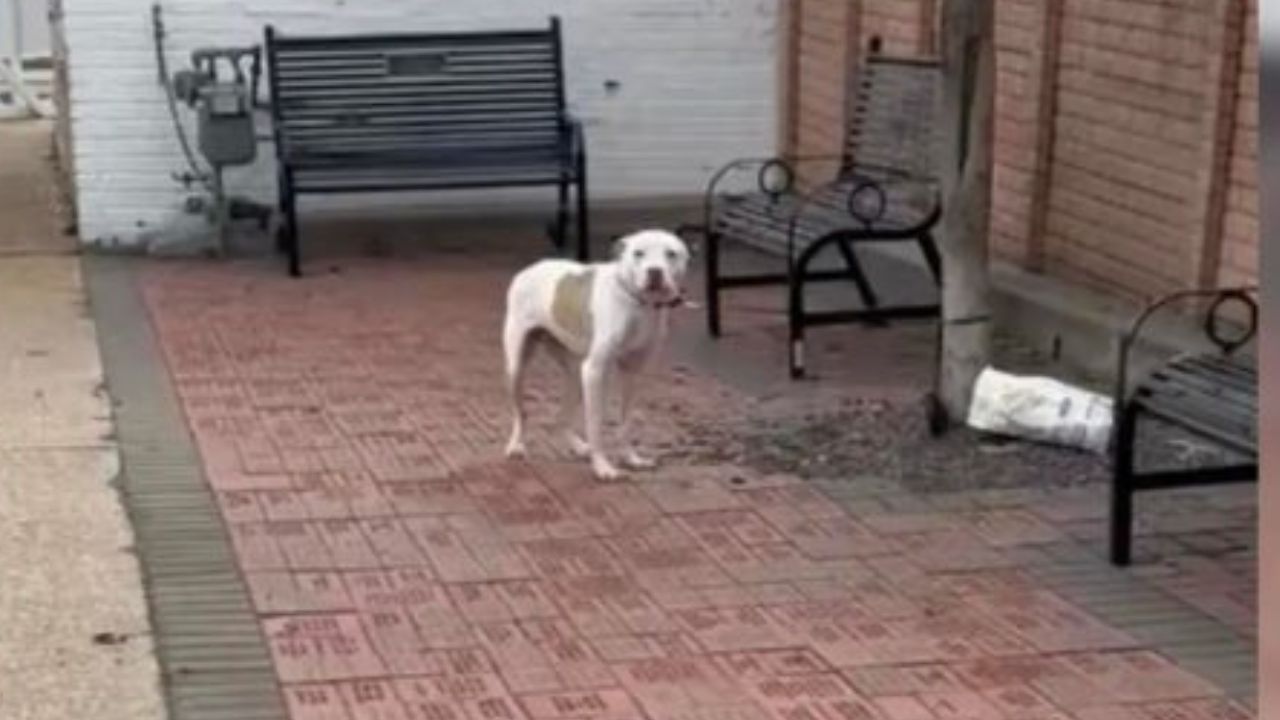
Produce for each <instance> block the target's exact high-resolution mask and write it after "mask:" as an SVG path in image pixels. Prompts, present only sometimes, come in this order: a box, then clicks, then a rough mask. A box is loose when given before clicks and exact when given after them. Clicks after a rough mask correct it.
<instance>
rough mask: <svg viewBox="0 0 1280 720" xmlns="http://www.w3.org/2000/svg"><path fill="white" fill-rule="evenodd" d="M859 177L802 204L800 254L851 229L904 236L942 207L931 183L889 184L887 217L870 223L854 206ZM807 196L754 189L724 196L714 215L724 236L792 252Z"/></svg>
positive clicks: (867, 235) (865, 235) (863, 234)
mask: <svg viewBox="0 0 1280 720" xmlns="http://www.w3.org/2000/svg"><path fill="white" fill-rule="evenodd" d="M859 182H860V181H859V180H857V179H854V178H849V179H846V180H842V181H840V182H838V183H834V184H831V185H828V186H826V187H824V188H823V189H822V190H820V191H819V192H818V193H817V194H816V195H814V196H813V197H812V198H811V199H810V202H809V204H808V205H806V206H805V207H804V208H803V211H802V214H801V217H800V220H799V221H798V223H797V224H796V234H795V240H794V243H795V244H794V246H793V250H794V252H796V253H799V252H801V251H803V250H804V249H805V248H807V247H808V246H810V245H811V244H813V243H814V242H816V241H818V240H819V239H821V238H822V237H824V236H826V235H828V234H830V233H832V232H837V231H848V232H850V233H851V236H853V237H857V238H858V239H865V240H874V239H876V238H877V236H881V237H884V239H901V238H900V237H899V236H911V235H915V234H918V233H919V232H920V231H922V230H923V229H925V228H926V227H927V226H928V224H929V223H930V221H931V219H932V218H933V216H934V212H935V210H936V208H937V205H936V202H935V198H934V196H933V193H932V192H931V191H930V190H929V188H928V186H927V185H923V184H920V185H904V184H901V183H897V184H892V185H890V184H886V185H884V186H883V187H884V188H885V193H886V197H885V209H884V213H883V215H881V216H880V217H879V218H877V219H875V220H874V221H873V222H871V223H866V222H864V221H863V220H861V219H859V218H857V217H855V216H854V215H853V214H852V213H851V212H850V210H849V199H850V193H851V192H852V191H853V190H854V188H855V187H856V186H857V185H858V184H859ZM804 200H805V197H804V196H802V195H799V194H794V193H784V194H781V195H768V194H765V193H751V194H744V195H736V196H730V197H727V198H724V201H723V203H722V204H721V205H720V207H719V208H718V212H717V214H716V216H715V217H714V219H713V227H714V229H715V231H716V232H717V233H718V234H719V235H720V236H721V237H723V238H725V239H727V240H731V241H735V242H738V243H741V244H743V245H748V246H751V247H755V248H756V249H759V250H764V251H766V252H770V253H775V254H785V253H786V251H787V243H788V234H789V233H790V231H791V222H792V218H793V217H794V216H795V214H796V212H797V211H801V203H802V202H804Z"/></svg>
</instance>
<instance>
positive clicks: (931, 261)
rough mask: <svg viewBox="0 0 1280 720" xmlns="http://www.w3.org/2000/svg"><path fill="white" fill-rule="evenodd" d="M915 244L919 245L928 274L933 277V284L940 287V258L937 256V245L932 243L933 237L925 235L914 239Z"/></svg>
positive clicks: (928, 234) (929, 234)
mask: <svg viewBox="0 0 1280 720" xmlns="http://www.w3.org/2000/svg"><path fill="white" fill-rule="evenodd" d="M916 242H917V243H919V245H920V253H921V254H923V255H924V262H925V264H926V265H928V266H929V273H930V274H931V275H933V282H934V284H936V285H939V286H940V285H942V256H941V255H939V254H938V244H937V243H936V242H934V240H933V235H932V234H931V233H925V234H923V235H921V236H920V237H918V238H916Z"/></svg>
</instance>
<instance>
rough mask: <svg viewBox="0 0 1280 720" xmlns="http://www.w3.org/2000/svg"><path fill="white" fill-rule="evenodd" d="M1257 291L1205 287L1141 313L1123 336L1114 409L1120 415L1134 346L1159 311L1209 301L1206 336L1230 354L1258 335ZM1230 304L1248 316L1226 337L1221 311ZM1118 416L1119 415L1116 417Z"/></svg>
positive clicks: (1162, 299)
mask: <svg viewBox="0 0 1280 720" xmlns="http://www.w3.org/2000/svg"><path fill="white" fill-rule="evenodd" d="M1257 292H1258V288H1257V287H1256V286H1241V287H1220V288H1205V289H1201V290H1180V291H1178V292H1173V293H1169V294H1168V295H1165V296H1163V297H1160V298H1157V299H1156V300H1154V301H1153V302H1151V303H1150V304H1148V305H1147V306H1146V307H1145V308H1144V309H1143V310H1142V312H1140V313H1138V315H1137V317H1136V318H1134V320H1133V322H1132V323H1131V324H1130V326H1129V329H1128V330H1127V331H1126V332H1124V333H1123V334H1122V335H1121V336H1120V346H1119V357H1118V359H1117V367H1116V383H1115V396H1114V401H1115V402H1114V407H1115V411H1116V412H1117V413H1119V412H1121V408H1122V407H1123V406H1124V404H1125V402H1126V401H1127V400H1128V397H1129V361H1130V358H1131V355H1132V353H1133V347H1134V345H1135V344H1136V343H1137V341H1138V339H1139V338H1140V337H1141V336H1142V331H1143V329H1144V328H1145V326H1146V324H1147V322H1148V321H1149V320H1151V318H1152V317H1153V316H1155V315H1156V313H1158V312H1159V311H1160V310H1162V309H1164V308H1167V307H1169V306H1170V305H1173V304H1174V303H1177V302H1181V301H1183V300H1190V299H1201V300H1206V301H1210V302H1209V304H1208V307H1207V308H1206V309H1205V311H1204V318H1203V321H1202V322H1203V325H1202V329H1203V330H1204V334H1205V337H1207V338H1208V339H1209V341H1210V342H1212V343H1213V344H1214V345H1216V346H1217V347H1218V349H1219V350H1221V351H1222V353H1223V354H1224V355H1231V354H1233V353H1234V352H1235V351H1236V350H1239V349H1240V348H1241V347H1243V346H1245V345H1246V344H1248V342H1249V341H1250V340H1252V339H1253V337H1254V336H1255V335H1256V334H1257V332H1258V303H1257V301H1256V300H1255V299H1254V298H1253V296H1254V295H1255V294H1256V293H1257ZM1230 302H1238V303H1241V304H1242V305H1243V306H1244V309H1245V311H1246V313H1247V320H1246V325H1245V328H1244V332H1243V333H1241V334H1240V335H1239V336H1237V337H1226V336H1224V335H1223V334H1222V329H1221V323H1222V317H1221V313H1222V309H1223V308H1224V307H1225V306H1226V305H1227V304H1228V303H1230ZM1117 417H1118V416H1117Z"/></svg>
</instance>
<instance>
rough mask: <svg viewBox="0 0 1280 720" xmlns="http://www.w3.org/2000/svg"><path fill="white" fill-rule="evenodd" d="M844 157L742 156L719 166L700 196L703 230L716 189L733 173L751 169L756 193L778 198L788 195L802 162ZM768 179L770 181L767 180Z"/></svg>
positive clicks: (710, 211)
mask: <svg viewBox="0 0 1280 720" xmlns="http://www.w3.org/2000/svg"><path fill="white" fill-rule="evenodd" d="M845 159H846V158H845V157H844V156H843V155H839V154H832V155H788V156H786V157H782V156H780V155H773V156H768V157H743V158H738V159H736V160H731V161H729V162H727V163H725V164H724V165H723V166H721V167H720V168H719V169H718V170H716V171H715V172H714V173H712V175H711V178H710V180H708V181H707V188H706V192H705V194H704V196H703V210H704V212H703V215H704V218H703V220H704V223H705V224H704V227H705V228H710V227H711V221H712V214H713V212H714V210H715V207H714V206H715V198H716V189H717V188H718V187H719V186H720V183H721V182H722V181H724V180H725V179H726V178H728V177H730V176H731V175H734V174H735V173H738V172H742V171H747V170H755V172H756V184H757V185H758V186H759V188H760V192H762V193H765V194H766V195H782V194H784V193H788V192H790V191H791V190H792V189H794V187H795V183H796V167H797V166H798V165H802V164H805V163H815V162H840V163H842V162H844V161H845ZM771 177H772V178H773V179H772V180H771Z"/></svg>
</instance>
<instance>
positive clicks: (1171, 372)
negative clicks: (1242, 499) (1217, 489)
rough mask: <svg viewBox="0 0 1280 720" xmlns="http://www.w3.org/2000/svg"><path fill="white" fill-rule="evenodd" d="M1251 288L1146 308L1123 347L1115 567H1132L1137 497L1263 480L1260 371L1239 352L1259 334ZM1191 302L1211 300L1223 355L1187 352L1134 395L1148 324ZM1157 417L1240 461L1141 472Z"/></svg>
mask: <svg viewBox="0 0 1280 720" xmlns="http://www.w3.org/2000/svg"><path fill="white" fill-rule="evenodd" d="M1256 292H1257V289H1256V288H1253V287H1239V288H1216V289H1209V290H1185V291H1181V292H1176V293H1172V294H1170V295H1167V296H1165V297H1162V298H1160V299H1158V300H1157V301H1156V302H1154V303H1152V304H1151V305H1149V306H1147V308H1146V309H1145V310H1143V312H1142V313H1141V314H1140V315H1139V316H1138V318H1137V319H1136V320H1135V321H1134V322H1133V325H1132V327H1131V328H1130V329H1129V331H1128V332H1127V333H1125V335H1124V336H1122V338H1121V340H1120V356H1119V366H1118V368H1117V370H1116V386H1115V395H1114V403H1115V406H1114V411H1115V427H1114V429H1113V440H1112V443H1113V444H1112V460H1113V462H1112V485H1111V562H1112V563H1113V564H1115V565H1128V564H1129V562H1130V555H1131V546H1132V542H1133V497H1134V495H1135V494H1136V493H1138V492H1141V491H1145V490H1160V489H1168V488H1179V487H1190V486H1195V485H1209V484H1218V483H1236V482H1250V481H1256V480H1257V477H1258V460H1257V455H1258V433H1257V415H1258V371H1257V366H1256V364H1254V363H1253V362H1250V361H1248V360H1246V359H1243V358H1241V357H1240V356H1239V352H1238V351H1239V350H1240V349H1241V348H1243V347H1245V346H1246V345H1248V343H1249V341H1251V340H1252V339H1253V337H1254V336H1255V335H1256V334H1257V329H1258V305H1257V302H1256V301H1255V300H1254V298H1253V297H1252V296H1253V294H1255V293H1256ZM1191 299H1201V300H1204V301H1211V302H1209V304H1208V308H1207V310H1206V312H1205V315H1204V332H1205V335H1206V337H1207V338H1208V339H1209V340H1210V342H1211V343H1212V344H1213V345H1215V346H1217V349H1218V352H1217V353H1209V354H1206V353H1184V354H1181V355H1178V356H1177V357H1175V358H1173V359H1172V360H1170V361H1169V362H1166V363H1164V364H1162V365H1160V366H1159V367H1158V368H1156V369H1155V370H1154V371H1153V372H1151V373H1149V374H1147V375H1146V376H1144V377H1143V378H1142V379H1141V380H1140V381H1139V382H1138V383H1137V384H1136V385H1135V386H1134V388H1133V390H1132V391H1131V390H1130V388H1129V375H1130V372H1129V364H1130V362H1131V357H1132V354H1133V350H1134V346H1135V344H1136V343H1137V342H1138V340H1139V339H1140V338H1141V335H1142V330H1143V329H1144V327H1145V326H1146V324H1147V322H1148V321H1149V320H1150V319H1151V318H1152V317H1153V316H1154V315H1155V314H1156V313H1157V312H1158V311H1159V310H1161V309H1164V308H1167V307H1169V306H1171V305H1173V304H1174V303H1176V302H1179V301H1183V300H1191ZM1231 303H1236V304H1238V305H1240V307H1241V310H1242V312H1243V313H1244V322H1245V325H1244V327H1243V328H1242V329H1241V330H1240V332H1239V333H1238V334H1236V335H1235V336H1234V337H1232V336H1230V335H1228V334H1226V333H1227V332H1228V331H1227V330H1226V325H1227V323H1226V321H1225V320H1224V319H1223V317H1222V312H1223V310H1224V308H1226V307H1227V306H1228V305H1229V304H1231ZM1142 416H1147V417H1150V418H1155V419H1158V420H1161V421H1164V422H1166V423H1170V424H1171V425H1173V426H1176V427H1178V428H1180V429H1181V430H1183V431H1186V432H1189V433H1192V434H1194V435H1196V436H1198V437H1201V438H1204V439H1206V440H1209V441H1211V442H1213V443H1215V444H1217V445H1219V446H1220V447H1222V448H1224V449H1226V450H1229V451H1231V452H1233V453H1234V454H1235V455H1236V456H1238V457H1240V458H1241V461H1240V462H1232V463H1226V464H1217V465H1207V466H1202V467H1195V468H1190V469H1173V470H1158V471H1139V470H1138V469H1137V467H1136V463H1135V458H1134V455H1135V449H1136V445H1137V429H1138V420H1139V419H1140V418H1141V417H1142Z"/></svg>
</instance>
